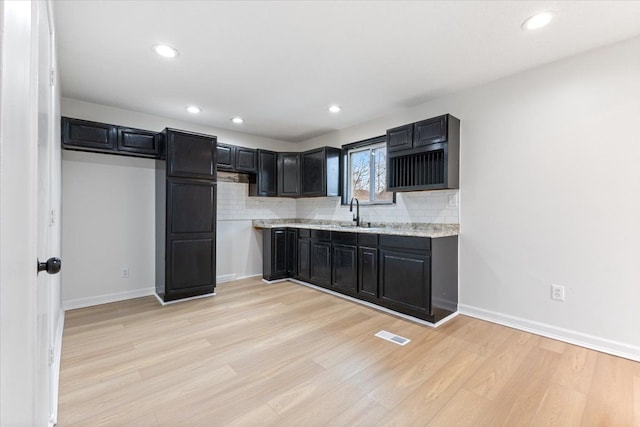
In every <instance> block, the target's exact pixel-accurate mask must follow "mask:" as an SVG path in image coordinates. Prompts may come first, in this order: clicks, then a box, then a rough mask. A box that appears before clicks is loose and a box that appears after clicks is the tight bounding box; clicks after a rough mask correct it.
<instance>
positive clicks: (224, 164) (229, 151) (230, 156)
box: [217, 143, 236, 171]
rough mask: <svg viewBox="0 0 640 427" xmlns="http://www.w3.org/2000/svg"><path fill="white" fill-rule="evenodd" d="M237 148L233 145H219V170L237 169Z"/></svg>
mask: <svg viewBox="0 0 640 427" xmlns="http://www.w3.org/2000/svg"><path fill="white" fill-rule="evenodd" d="M235 148H236V147H234V146H233V145H227V144H220V143H218V148H217V152H218V156H217V157H218V158H217V164H218V169H220V170H227V171H231V170H233V169H234V167H235Z"/></svg>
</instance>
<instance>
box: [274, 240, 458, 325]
mask: <svg viewBox="0 0 640 427" xmlns="http://www.w3.org/2000/svg"><path fill="white" fill-rule="evenodd" d="M264 233H265V236H266V235H267V234H269V236H270V237H265V238H266V239H271V240H269V241H268V244H267V243H265V249H264V256H265V258H269V259H267V260H266V261H264V262H265V267H264V268H265V269H264V272H263V274H264V277H265V278H267V279H268V278H270V277H271V278H275V277H276V276H275V275H274V272H277V274H278V276H277V277H278V278H283V277H281V276H284V277H295V278H296V279H298V280H301V281H304V282H309V283H312V284H314V285H318V286H321V287H324V288H327V289H331V290H333V291H335V292H339V293H342V294H345V295H349V296H352V297H355V298H358V299H360V300H364V301H368V302H371V303H374V304H377V305H380V306H383V307H386V308H388V309H391V310H394V311H396V312H399V313H403V314H407V315H410V316H413V317H416V318H419V319H423V320H426V321H429V322H434V323H435V322H438V321H440V320H442V319H443V318H445V317H447V316H449V315H450V314H452V313H454V312H456V311H457V310H458V237H457V236H450V237H439V238H433V239H432V238H427V237H413V236H398V235H387V234H372V233H351V232H342V231H326V230H309V229H303V228H300V229H271V230H265V231H264ZM282 240H284V241H285V242H284V243H282ZM265 242H267V241H266V240H265ZM290 249H291V250H292V251H293V252H295V253H291V252H290V251H289V250H290ZM283 252H284V256H280V254H282V253H283ZM274 257H279V258H281V259H284V261H281V260H280V259H279V260H274V259H273V258H274ZM283 271H284V273H282V272H283Z"/></svg>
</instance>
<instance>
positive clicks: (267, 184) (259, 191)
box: [249, 150, 278, 196]
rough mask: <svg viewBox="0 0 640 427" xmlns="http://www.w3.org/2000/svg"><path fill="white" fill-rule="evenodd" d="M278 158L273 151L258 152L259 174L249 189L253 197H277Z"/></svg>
mask: <svg viewBox="0 0 640 427" xmlns="http://www.w3.org/2000/svg"><path fill="white" fill-rule="evenodd" d="M277 169H278V156H277V153H275V152H273V151H266V150H258V173H257V174H256V176H255V184H253V183H252V185H250V187H249V195H251V196H277V195H278V188H277V185H276V184H277V176H276V175H277Z"/></svg>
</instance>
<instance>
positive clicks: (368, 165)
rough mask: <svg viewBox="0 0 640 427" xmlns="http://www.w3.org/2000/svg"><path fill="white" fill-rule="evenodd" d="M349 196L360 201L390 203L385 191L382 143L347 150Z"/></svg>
mask: <svg viewBox="0 0 640 427" xmlns="http://www.w3.org/2000/svg"><path fill="white" fill-rule="evenodd" d="M348 159H349V164H348V167H349V171H348V175H347V176H348V178H349V179H350V182H349V198H351V197H356V198H357V199H358V200H359V201H360V202H363V203H367V202H369V203H372V202H382V203H392V202H393V193H390V192H388V191H387V147H386V145H385V144H384V143H383V144H376V145H370V146H366V147H361V148H355V149H352V150H350V151H349V152H348Z"/></svg>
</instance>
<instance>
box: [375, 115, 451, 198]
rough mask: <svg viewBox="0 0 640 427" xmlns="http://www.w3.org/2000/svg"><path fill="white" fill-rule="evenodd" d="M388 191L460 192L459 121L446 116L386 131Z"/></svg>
mask: <svg viewBox="0 0 640 427" xmlns="http://www.w3.org/2000/svg"><path fill="white" fill-rule="evenodd" d="M387 151H388V156H387V190H388V191H416V190H439V189H445V188H458V185H459V163H460V154H459V152H460V120H458V119H457V118H455V117H453V116H451V115H449V114H445V115H443V116H438V117H433V118H431V119H427V120H422V121H420V122H417V123H412V124H409V125H404V126H400V127H398V128H394V129H389V130H388V131H387Z"/></svg>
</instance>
